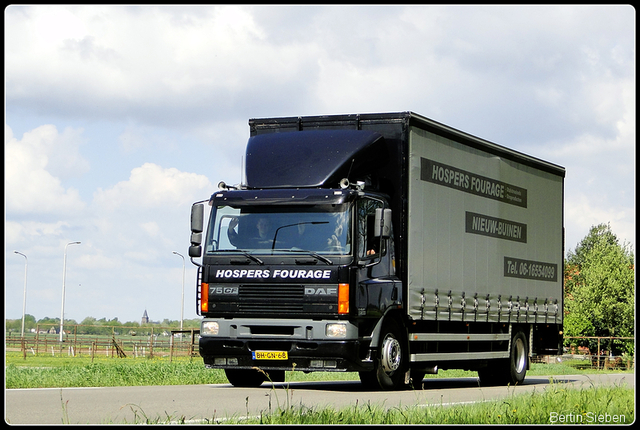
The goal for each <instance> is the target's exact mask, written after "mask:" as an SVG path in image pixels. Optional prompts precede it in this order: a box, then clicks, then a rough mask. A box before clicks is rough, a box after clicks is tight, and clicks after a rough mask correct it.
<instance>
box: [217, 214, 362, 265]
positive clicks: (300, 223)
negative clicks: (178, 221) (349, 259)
mask: <svg viewBox="0 0 640 430" xmlns="http://www.w3.org/2000/svg"><path fill="white" fill-rule="evenodd" d="M349 207H350V206H349V205H315V206H295V207H283V206H280V205H271V206H250V207H248V206H247V207H232V206H217V207H215V208H214V209H213V211H212V213H211V219H210V225H209V230H208V234H207V240H206V244H205V252H206V253H207V254H214V253H219V252H234V251H245V252H250V253H252V254H253V253H258V254H272V253H273V254H275V253H284V252H295V251H310V252H314V253H318V254H329V255H344V254H349V253H350V252H351V238H350V235H349V228H350V225H349V224H350V217H349V213H350V211H349V210H348V208H349Z"/></svg>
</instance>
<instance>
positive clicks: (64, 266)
mask: <svg viewBox="0 0 640 430" xmlns="http://www.w3.org/2000/svg"><path fill="white" fill-rule="evenodd" d="M69 245H80V242H69V243H67V244H66V245H65V246H64V260H63V263H62V308H61V309H60V342H62V334H63V333H64V331H63V330H64V285H65V280H66V277H67V247H68V246H69Z"/></svg>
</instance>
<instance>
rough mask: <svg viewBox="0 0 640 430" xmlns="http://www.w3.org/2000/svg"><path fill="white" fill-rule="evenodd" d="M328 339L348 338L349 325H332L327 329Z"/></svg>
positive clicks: (328, 325)
mask: <svg viewBox="0 0 640 430" xmlns="http://www.w3.org/2000/svg"><path fill="white" fill-rule="evenodd" d="M325 332H326V335H327V337H339V338H345V337H347V325H346V324H342V323H330V324H327V328H326V331H325Z"/></svg>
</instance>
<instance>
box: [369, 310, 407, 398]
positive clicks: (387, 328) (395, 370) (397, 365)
mask: <svg viewBox="0 0 640 430" xmlns="http://www.w3.org/2000/svg"><path fill="white" fill-rule="evenodd" d="M380 339H381V341H380V347H379V348H378V352H377V354H376V360H375V369H374V370H373V371H371V372H360V380H361V381H362V383H363V385H365V386H366V387H367V388H379V389H383V390H397V389H400V388H402V387H403V385H404V382H405V373H406V372H407V350H406V346H405V345H406V343H405V336H404V335H403V333H402V330H401V329H400V327H399V326H398V324H397V323H395V322H394V321H390V322H388V323H386V324H385V325H384V327H383V329H382V332H381V333H380Z"/></svg>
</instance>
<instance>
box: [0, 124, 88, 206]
mask: <svg viewBox="0 0 640 430" xmlns="http://www.w3.org/2000/svg"><path fill="white" fill-rule="evenodd" d="M79 133H80V132H78V131H75V130H72V129H66V130H65V131H64V132H63V134H59V133H58V131H57V129H56V127H55V126H53V125H43V126H41V127H38V128H36V129H34V130H32V131H30V132H28V133H25V134H24V136H23V137H22V139H21V140H18V139H16V138H15V137H14V136H13V132H12V131H11V128H10V127H9V126H8V125H5V199H6V207H7V212H9V213H11V212H14V213H21V214H25V213H31V214H34V215H35V214H38V215H39V216H43V215H44V216H46V215H48V214H58V215H60V214H73V213H74V212H76V213H78V212H80V211H81V210H82V209H83V208H84V207H85V205H84V203H83V202H82V201H81V199H80V197H79V195H78V190H76V189H73V188H67V189H65V188H64V187H63V186H62V183H61V181H60V179H59V176H60V175H63V174H65V172H67V173H66V174H68V173H70V172H74V171H75V172H76V174H81V173H84V172H86V171H87V170H88V164H87V162H86V161H85V160H84V159H83V158H82V157H81V156H80V155H79V153H78V140H77V139H78V136H79ZM62 154H64V155H65V156H62ZM54 172H55V173H57V175H58V176H56V175H55V174H54Z"/></svg>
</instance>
